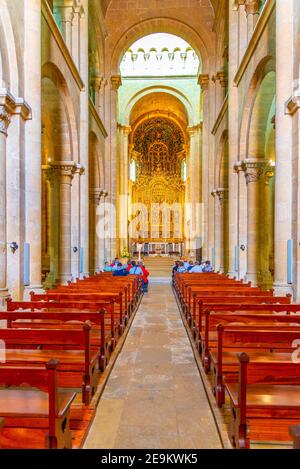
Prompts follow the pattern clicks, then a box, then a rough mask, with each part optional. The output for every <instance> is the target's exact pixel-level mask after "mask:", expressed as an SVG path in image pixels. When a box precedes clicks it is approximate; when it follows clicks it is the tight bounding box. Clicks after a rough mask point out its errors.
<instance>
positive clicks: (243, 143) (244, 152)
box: [239, 56, 275, 160]
mask: <svg viewBox="0 0 300 469" xmlns="http://www.w3.org/2000/svg"><path fill="white" fill-rule="evenodd" d="M269 73H275V61H274V58H273V57H271V56H266V57H264V58H263V59H262V60H261V61H260V63H259V64H258V66H257V67H256V70H255V72H254V74H253V77H252V79H251V81H250V84H249V88H248V93H247V94H246V98H245V102H244V106H243V114H242V119H241V125H240V134H239V135H240V138H239V159H240V160H243V159H245V158H248V157H249V154H248V150H249V133H250V126H251V120H252V115H253V108H254V105H255V101H256V98H257V95H258V93H259V90H260V86H261V84H262V83H263V80H264V78H265V77H266V76H267V75H268V74H269Z"/></svg>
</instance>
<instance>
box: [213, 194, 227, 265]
mask: <svg viewBox="0 0 300 469" xmlns="http://www.w3.org/2000/svg"><path fill="white" fill-rule="evenodd" d="M215 192H216V196H217V199H218V200H217V203H218V204H219V205H218V210H217V216H218V219H219V223H218V225H219V226H218V229H219V234H218V237H217V239H218V242H219V245H218V252H219V262H220V264H219V268H218V270H219V272H224V266H225V245H224V240H225V199H226V196H227V192H228V190H227V189H224V188H218V189H216V191H215Z"/></svg>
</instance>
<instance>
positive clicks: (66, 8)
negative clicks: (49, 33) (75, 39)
mask: <svg viewBox="0 0 300 469" xmlns="http://www.w3.org/2000/svg"><path fill="white" fill-rule="evenodd" d="M55 8H56V9H58V10H59V13H60V15H61V29H62V34H63V37H64V40H65V43H66V45H67V46H68V49H69V51H70V53H72V23H73V19H74V13H75V10H74V0H58V1H56V6H55Z"/></svg>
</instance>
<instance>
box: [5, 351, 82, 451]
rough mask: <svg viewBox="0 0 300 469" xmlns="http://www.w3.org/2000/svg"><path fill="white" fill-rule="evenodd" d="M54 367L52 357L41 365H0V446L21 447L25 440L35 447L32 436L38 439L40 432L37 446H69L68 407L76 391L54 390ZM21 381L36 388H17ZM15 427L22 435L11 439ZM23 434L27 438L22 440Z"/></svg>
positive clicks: (55, 361)
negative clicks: (1, 423) (1, 424)
mask: <svg viewBox="0 0 300 469" xmlns="http://www.w3.org/2000/svg"><path fill="white" fill-rule="evenodd" d="M58 368H59V362H58V361H57V360H54V359H52V360H50V361H49V362H47V363H46V365H45V366H44V367H28V368H23V367H12V366H7V367H5V368H3V367H1V368H0V385H1V386H3V385H4V386H5V387H4V388H3V387H1V389H0V414H1V415H2V416H3V417H4V419H5V422H4V428H3V429H2V430H1V432H0V446H1V447H2V448H5V447H9V445H8V446H7V443H9V442H10V444H11V445H13V447H14V448H16V446H17V445H18V444H20V445H21V446H22V444H23V445H24V441H25V442H26V441H28V439H30V442H31V445H32V446H31V447H32V448H33V445H34V447H35V448H36V446H35V443H36V438H38V439H39V436H40V435H41V434H42V435H43V437H42V441H41V442H40V446H41V447H45V446H46V448H49V449H64V448H68V449H70V448H72V435H71V431H70V406H71V404H72V402H73V400H74V399H75V396H76V393H75V392H68V391H61V390H59V389H58V384H57V370H58ZM24 383H26V384H27V385H30V386H32V387H33V388H37V389H31V388H29V387H27V388H25V387H22V388H21V386H22V385H23V384H24ZM7 386H14V387H18V389H10V388H9V387H7ZM17 428H21V429H22V436H23V438H14V434H15V433H16V429H17ZM24 432H25V434H24ZM26 436H27V437H29V438H28V439H26ZM23 440H24V441H23ZM45 440H46V442H47V443H46V445H45ZM24 446H25V447H26V445H24Z"/></svg>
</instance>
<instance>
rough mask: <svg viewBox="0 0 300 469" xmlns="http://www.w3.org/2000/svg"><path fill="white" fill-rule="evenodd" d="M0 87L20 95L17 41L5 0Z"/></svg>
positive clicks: (0, 14) (0, 11)
mask: <svg viewBox="0 0 300 469" xmlns="http://www.w3.org/2000/svg"><path fill="white" fill-rule="evenodd" d="M8 46H9V47H8ZM0 87H1V88H6V89H9V91H10V92H11V93H12V94H13V95H15V96H17V97H18V96H19V70H18V60H17V52H16V43H15V37H14V32H13V28H12V24H11V19H10V14H9V11H8V9H7V6H6V4H5V2H4V1H3V0H0Z"/></svg>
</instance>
